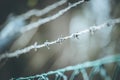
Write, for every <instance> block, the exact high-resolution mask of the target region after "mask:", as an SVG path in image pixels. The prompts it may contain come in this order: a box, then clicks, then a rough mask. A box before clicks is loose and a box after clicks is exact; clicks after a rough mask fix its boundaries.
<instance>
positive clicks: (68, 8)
mask: <svg viewBox="0 0 120 80" xmlns="http://www.w3.org/2000/svg"><path fill="white" fill-rule="evenodd" d="M83 2H85V1H84V0H81V1H78V2H76V3H74V4H71V5H69V6H68V7H66V8H64V9H62V10H60V11H58V12H57V13H56V14H54V15H52V16H49V17H47V18H44V19H39V20H38V21H36V22H34V23H31V24H28V25H27V26H25V27H23V28H22V29H21V30H20V32H21V33H24V32H26V31H29V30H31V29H33V28H36V27H39V26H41V25H42V24H45V23H47V22H49V21H52V20H55V19H56V18H58V17H60V16H61V15H63V14H64V13H66V12H67V11H68V10H70V9H71V8H73V7H75V6H77V5H79V4H81V3H83Z"/></svg>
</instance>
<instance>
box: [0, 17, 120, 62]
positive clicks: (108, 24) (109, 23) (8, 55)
mask: <svg viewBox="0 0 120 80" xmlns="http://www.w3.org/2000/svg"><path fill="white" fill-rule="evenodd" d="M117 23H120V18H118V19H111V20H109V21H107V22H105V23H103V24H101V25H99V26H92V27H90V28H89V29H86V30H84V31H81V32H77V33H73V34H71V35H70V36H66V37H60V38H58V39H57V40H55V41H51V42H48V41H46V42H44V43H43V44H40V45H39V44H37V42H35V44H33V45H31V46H28V47H26V48H23V49H21V50H16V51H15V52H11V53H3V54H2V55H0V60H2V59H4V58H13V57H18V56H20V55H21V54H25V53H27V52H29V51H30V50H32V49H35V50H37V49H39V48H42V47H47V48H48V49H49V46H50V45H53V44H55V43H62V42H63V41H64V40H67V39H70V38H79V36H80V35H83V34H86V33H89V32H90V33H91V34H94V33H95V32H96V31H97V30H100V29H102V28H105V27H111V26H113V25H115V24H117Z"/></svg>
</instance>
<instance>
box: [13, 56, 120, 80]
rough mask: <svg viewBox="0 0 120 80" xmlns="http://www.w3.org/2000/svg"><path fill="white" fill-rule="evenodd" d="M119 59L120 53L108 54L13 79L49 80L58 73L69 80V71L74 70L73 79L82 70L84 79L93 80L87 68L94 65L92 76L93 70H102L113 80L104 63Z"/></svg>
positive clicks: (104, 76)
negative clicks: (103, 56) (80, 62)
mask: <svg viewBox="0 0 120 80" xmlns="http://www.w3.org/2000/svg"><path fill="white" fill-rule="evenodd" d="M119 61H120V54H118V55H112V56H108V57H105V58H102V59H98V60H95V61H88V62H85V63H83V64H77V65H75V66H68V67H66V68H62V69H58V70H56V71H49V72H47V73H43V74H40V75H34V76H29V77H20V78H17V79H14V78H12V79H11V80H25V79H27V80H31V79H35V78H41V79H40V80H49V79H48V76H50V75H57V76H58V75H60V76H61V77H62V78H63V80H67V76H66V75H65V74H64V73H65V72H67V71H73V74H72V75H71V76H72V77H70V80H73V79H74V78H75V75H77V74H79V73H80V72H81V73H82V76H83V80H89V79H90V80H92V78H90V77H91V74H90V76H88V75H87V72H86V69H87V68H90V67H92V68H93V69H94V71H93V70H92V77H93V72H94V73H95V74H96V73H98V72H100V74H101V76H103V78H105V80H111V78H110V77H109V76H106V70H105V69H104V67H103V66H102V65H104V64H110V63H114V62H119ZM57 76H56V77H57ZM56 77H55V78H56ZM55 80H58V79H55ZM60 80H61V79H60Z"/></svg>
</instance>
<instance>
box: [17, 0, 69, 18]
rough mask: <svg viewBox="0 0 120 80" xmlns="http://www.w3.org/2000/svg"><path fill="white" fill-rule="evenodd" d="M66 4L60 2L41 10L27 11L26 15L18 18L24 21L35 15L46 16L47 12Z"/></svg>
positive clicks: (65, 0) (63, 0) (61, 0)
mask: <svg viewBox="0 0 120 80" xmlns="http://www.w3.org/2000/svg"><path fill="white" fill-rule="evenodd" d="M66 2H67V0H60V1H58V2H56V3H54V4H52V5H50V6H47V7H45V8H44V9H42V10H37V9H33V10H30V11H28V12H26V13H24V14H22V15H20V16H18V17H23V18H24V19H28V18H30V17H31V16H33V15H35V16H43V15H45V14H47V13H48V12H50V11H52V10H54V9H55V8H57V7H59V6H61V5H63V4H65V3H66Z"/></svg>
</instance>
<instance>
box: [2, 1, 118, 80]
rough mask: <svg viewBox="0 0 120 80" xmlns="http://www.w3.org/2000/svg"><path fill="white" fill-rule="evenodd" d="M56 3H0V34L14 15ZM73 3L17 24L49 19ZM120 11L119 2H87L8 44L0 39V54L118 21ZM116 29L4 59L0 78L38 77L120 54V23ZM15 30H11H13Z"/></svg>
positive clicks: (19, 35)
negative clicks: (114, 20) (110, 21)
mask: <svg viewBox="0 0 120 80" xmlns="http://www.w3.org/2000/svg"><path fill="white" fill-rule="evenodd" d="M57 1H59V0H1V1H0V31H1V32H2V30H3V29H4V28H5V26H6V25H7V24H8V23H9V22H11V21H12V20H14V19H15V18H16V16H18V15H21V14H23V13H25V12H27V11H29V10H31V9H43V8H45V7H47V6H48V5H51V4H53V3H55V2H57ZM76 1H78V0H68V1H67V2H66V3H65V4H63V5H62V6H60V7H58V8H56V9H55V10H53V11H51V12H49V13H47V14H45V15H43V16H40V17H37V16H31V17H30V18H29V19H27V20H25V21H21V20H20V21H19V20H18V22H17V24H16V25H17V26H18V25H20V26H24V25H26V24H29V23H33V22H35V21H37V20H38V19H42V18H45V17H48V16H52V15H53V14H55V13H57V12H58V11H59V10H61V9H64V8H66V7H67V6H68V5H70V4H73V3H74V2H76ZM119 8H120V1H119V0H114V1H113V0H90V1H88V2H85V3H82V4H81V5H79V6H77V7H75V8H72V9H71V10H69V11H68V12H66V13H65V14H64V15H62V16H60V17H59V18H57V19H55V20H53V21H50V22H48V23H46V24H43V25H41V26H40V27H38V28H35V29H32V30H30V31H27V32H25V33H24V34H19V33H18V34H16V36H15V37H12V38H9V37H8V38H7V41H8V42H2V40H1V42H0V54H4V53H5V52H13V51H15V50H18V49H22V48H25V47H27V46H29V45H31V44H34V43H35V42H37V43H38V44H42V43H44V42H45V41H47V40H48V41H53V40H56V39H57V38H59V37H61V36H67V35H70V34H72V33H74V32H79V31H82V30H84V29H88V28H89V27H90V26H94V25H99V24H102V23H104V22H105V21H107V20H109V19H113V18H119V16H120V11H119ZM115 26H116V28H108V29H107V28H105V30H102V31H98V32H96V33H95V35H94V36H91V34H87V35H85V36H84V35H82V36H81V37H80V38H79V39H71V40H67V41H64V42H63V43H62V44H55V45H52V46H50V49H47V47H45V48H41V49H38V50H37V51H35V50H31V51H30V52H28V53H27V54H23V55H20V56H19V57H15V58H11V59H4V60H2V61H0V79H1V80H8V79H10V78H18V77H21V76H23V77H24V76H30V75H35V74H41V73H45V72H48V71H50V70H56V69H60V68H63V67H66V66H70V65H75V64H79V63H83V62H86V61H90V60H95V59H98V58H101V57H104V56H108V55H114V53H119V52H120V47H119V44H120V40H119V36H120V31H119V24H118V25H115ZM16 29H17V27H13V28H12V30H16ZM18 29H19V28H18ZM8 32H9V29H8Z"/></svg>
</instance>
